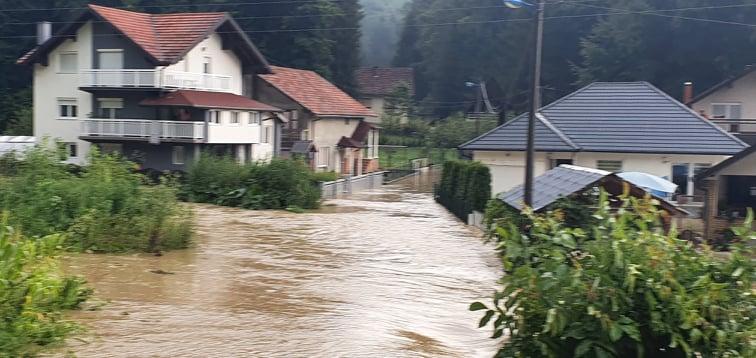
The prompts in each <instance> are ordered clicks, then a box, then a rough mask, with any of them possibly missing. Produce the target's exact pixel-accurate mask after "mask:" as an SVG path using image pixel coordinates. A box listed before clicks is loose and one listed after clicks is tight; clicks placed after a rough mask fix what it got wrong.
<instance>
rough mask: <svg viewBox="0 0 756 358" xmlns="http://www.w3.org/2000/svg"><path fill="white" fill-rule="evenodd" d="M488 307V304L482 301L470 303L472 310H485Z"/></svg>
mask: <svg viewBox="0 0 756 358" xmlns="http://www.w3.org/2000/svg"><path fill="white" fill-rule="evenodd" d="M487 308H488V307H486V305H484V304H482V303H480V302H473V303H471V304H470V308H469V309H470V311H480V310H484V309H487Z"/></svg>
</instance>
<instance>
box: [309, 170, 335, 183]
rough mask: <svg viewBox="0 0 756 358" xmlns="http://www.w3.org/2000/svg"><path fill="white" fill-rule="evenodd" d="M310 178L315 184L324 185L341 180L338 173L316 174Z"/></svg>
mask: <svg viewBox="0 0 756 358" xmlns="http://www.w3.org/2000/svg"><path fill="white" fill-rule="evenodd" d="M310 178H311V179H312V180H313V181H315V182H318V183H322V182H329V181H335V180H337V179H339V176H338V175H336V172H315V173H312V174H311V175H310Z"/></svg>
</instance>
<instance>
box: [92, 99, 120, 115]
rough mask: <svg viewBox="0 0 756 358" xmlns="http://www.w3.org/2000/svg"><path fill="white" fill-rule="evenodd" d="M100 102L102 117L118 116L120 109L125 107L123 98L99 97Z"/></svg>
mask: <svg viewBox="0 0 756 358" xmlns="http://www.w3.org/2000/svg"><path fill="white" fill-rule="evenodd" d="M97 101H98V102H99V104H100V112H99V113H98V114H99V117H100V118H110V119H113V118H118V117H119V114H120V110H121V109H123V99H122V98H98V99H97Z"/></svg>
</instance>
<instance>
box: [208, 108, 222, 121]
mask: <svg viewBox="0 0 756 358" xmlns="http://www.w3.org/2000/svg"><path fill="white" fill-rule="evenodd" d="M207 121H208V122H210V123H212V124H221V112H220V111H207Z"/></svg>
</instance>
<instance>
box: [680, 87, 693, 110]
mask: <svg viewBox="0 0 756 358" xmlns="http://www.w3.org/2000/svg"><path fill="white" fill-rule="evenodd" d="M682 100H683V104H684V105H686V106H688V107H690V105H691V103H690V102H693V82H685V84H683V98H682Z"/></svg>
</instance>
